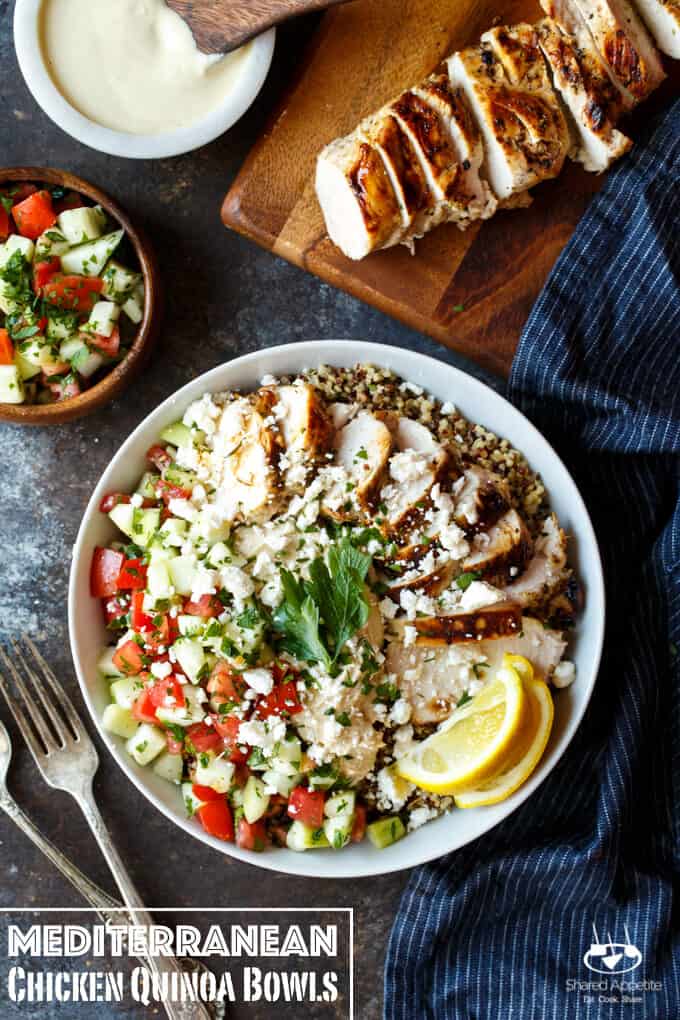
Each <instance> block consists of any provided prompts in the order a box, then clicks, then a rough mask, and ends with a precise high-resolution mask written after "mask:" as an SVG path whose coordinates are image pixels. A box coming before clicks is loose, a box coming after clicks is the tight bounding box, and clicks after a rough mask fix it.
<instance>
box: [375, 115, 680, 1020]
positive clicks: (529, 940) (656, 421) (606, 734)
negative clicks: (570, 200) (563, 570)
mask: <svg viewBox="0 0 680 1020" xmlns="http://www.w3.org/2000/svg"><path fill="white" fill-rule="evenodd" d="M679 276H680V101H678V102H676V103H675V105H674V106H673V107H672V109H671V110H669V111H667V113H666V114H665V115H664V117H663V119H661V120H659V121H658V122H657V123H655V124H654V123H653V124H651V125H650V127H649V130H648V132H647V137H646V138H644V139H643V138H641V139H639V142H638V144H637V145H636V146H635V148H634V150H633V152H632V153H631V154H630V155H629V156H628V157H627V158H626V160H624V161H623V162H622V163H621V165H620V166H619V167H618V169H617V170H615V171H614V172H613V173H611V175H610V176H609V179H608V180H607V182H606V183H605V185H604V188H603V190H602V191H601V192H600V193H599V195H598V196H597V197H596V198H595V199H594V200H593V202H592V204H591V206H590V209H589V211H588V213H587V214H586V216H585V217H584V218H583V220H582V222H581V223H580V224H579V227H578V229H577V230H576V233H575V235H574V237H573V239H572V241H571V242H570V244H569V245H568V246H567V248H566V249H565V251H564V252H563V254H562V256H561V257H560V259H559V261H558V262H557V265H556V266H555V268H554V270H553V272H552V274H551V276H550V279H549V280H548V283H547V285H546V287H545V289H544V291H543V293H542V294H541V296H540V298H539V300H538V302H537V304H536V306H535V307H534V309H533V311H532V313H531V316H530V318H529V320H528V322H527V325H526V328H525V330H524V333H523V335H522V339H521V342H520V345H519V348H518V351H517V355H516V358H515V362H514V365H513V370H512V375H511V379H510V387H509V395H510V398H511V399H512V400H513V401H514V402H515V403H516V404H518V405H519V406H520V407H521V408H522V410H524V411H525V412H526V414H527V415H528V416H529V417H530V418H531V419H532V420H533V421H534V422H535V423H536V424H537V425H538V427H539V428H540V429H541V430H542V431H543V432H544V434H545V435H546V436H547V438H548V439H549V440H550V441H551V442H552V443H553V444H554V446H555V447H556V448H557V450H558V452H559V453H560V455H561V456H562V458H563V459H564V460H565V462H566V464H567V466H568V467H569V469H570V470H571V472H572V473H573V475H574V477H575V479H576V482H577V484H578V485H579V487H580V490H581V492H582V494H583V496H584V498H585V501H586V504H587V506H588V508H589V510H590V513H591V515H592V518H593V523H594V525H595V530H596V532H597V535H598V539H599V542H600V546H601V550H602V554H603V560H604V567H605V575H606V583H607V597H608V614H607V615H608V620H607V634H606V639H605V654H604V659H603V662H602V667H601V670H600V674H599V677H598V681H597V685H596V689H595V694H594V696H593V700H592V703H591V705H590V707H589V709H588V712H587V714H586V717H585V720H584V722H583V724H582V726H581V728H580V730H579V732H578V734H577V736H576V737H575V739H574V741H573V743H572V745H571V746H570V748H569V749H568V751H567V753H566V754H565V755H564V757H563V759H562V760H561V762H560V763H559V765H558V766H557V768H556V769H555V770H554V772H553V773H552V774H551V775H550V776H549V778H548V779H547V780H546V781H545V782H544V783H543V784H542V786H541V787H539V789H538V790H537V791H536V793H535V794H534V795H533V797H531V798H529V800H528V801H527V802H526V803H525V804H523V805H522V806H521V807H520V808H519V809H518V810H517V811H516V812H515V813H514V814H513V815H511V817H510V818H509V819H508V820H506V821H505V822H503V823H502V824H501V825H499V826H498V827H497V828H495V829H493V830H492V831H491V832H489V833H488V834H487V835H486V836H484V837H482V838H480V839H479V840H477V841H476V842H474V843H472V844H471V845H469V846H467V847H464V848H463V849H462V850H460V851H458V852H456V853H454V854H451V855H449V856H447V857H444V858H442V859H440V860H439V861H436V862H435V863H433V864H431V865H428V866H426V867H423V868H420V869H419V870H417V871H415V872H414V874H413V877H412V879H411V881H410V884H409V886H408V888H407V890H406V892H405V894H404V897H403V900H402V903H401V908H400V910H399V913H398V915H397V919H396V921H395V924H394V927H393V930H392V934H391V938H390V943H389V948H388V954H387V962H386V970H385V1012H384V1016H385V1020H424V1018H428V1020H429V1018H431V1020H454V1018H455V1020H506V1018H512V1020H544V1018H545V1020H547V1018H559V1020H572V1018H573V1020H591V1018H592V1020H596V1018H597V1020H600V1018H610V1017H612V1018H614V1017H616V1018H621V1017H626V1018H629V1017H632V1018H636V1020H637V1018H638V1017H640V1018H641V1017H644V1018H645V1020H647V1018H648V1020H678V1018H679V1017H680V900H679V899H678V893H679V891H680V882H679V879H680V840H679V836H680V669H679V664H680V659H678V653H677V651H676V645H679V644H680V498H679V496H680V486H679V484H678V483H679V481H680V459H679V457H678V454H680V290H679V286H680V284H679ZM594 932H597V940H596V936H595V934H594ZM610 938H611V939H612V941H613V942H619V943H627V944H629V946H628V949H627V950H624V949H623V948H619V949H618V950H611V951H610V950H608V949H607V950H598V949H597V948H596V949H595V952H594V953H591V945H593V944H594V945H595V946H597V942H598V941H602V942H608V941H609V939H610ZM589 953H590V954H591V955H589V956H588V957H587V959H588V962H589V963H591V964H594V965H595V966H596V967H597V966H598V963H599V970H598V969H596V970H591V969H589V968H588V966H587V965H586V963H585V962H584V956H586V954H589ZM602 955H607V957H608V959H609V964H608V965H607V966H602V964H601V962H600V961H599V957H601V956H602ZM617 955H618V956H619V957H623V958H619V959H614V957H615V956H617ZM629 963H630V964H631V965H632V964H639V965H638V966H636V967H635V969H634V970H626V971H625V972H624V969H625V968H626V967H628V965H629ZM610 967H611V968H612V969H611V970H610V969H609V968H610ZM599 971H605V974H604V975H603V974H602V973H600V972H599ZM626 981H629V982H631V983H634V984H633V985H632V987H630V988H626V985H625V983H624V982H626ZM626 996H628V998H629V999H631V1000H633V1001H631V1002H626V1001H625V997H626Z"/></svg>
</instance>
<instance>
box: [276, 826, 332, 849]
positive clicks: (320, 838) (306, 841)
mask: <svg viewBox="0 0 680 1020" xmlns="http://www.w3.org/2000/svg"><path fill="white" fill-rule="evenodd" d="M286 846H287V847H288V849H289V850H314V849H318V848H320V847H328V846H330V843H329V842H328V840H327V838H326V833H325V832H324V831H323V829H312V828H310V826H309V825H305V824H304V823H303V822H293V824H292V825H291V827H290V829H289V830H288V835H287V836H286Z"/></svg>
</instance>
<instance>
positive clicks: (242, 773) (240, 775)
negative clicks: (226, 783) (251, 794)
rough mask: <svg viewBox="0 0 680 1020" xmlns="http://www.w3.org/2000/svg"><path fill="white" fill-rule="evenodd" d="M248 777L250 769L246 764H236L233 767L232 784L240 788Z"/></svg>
mask: <svg viewBox="0 0 680 1020" xmlns="http://www.w3.org/2000/svg"><path fill="white" fill-rule="evenodd" d="M249 779H250V769H249V768H248V766H247V765H239V764H238V763H237V764H236V768H235V769H234V786H238V788H239V789H240V790H242V789H243V787H244V786H245V785H246V783H247V782H248V780H249Z"/></svg>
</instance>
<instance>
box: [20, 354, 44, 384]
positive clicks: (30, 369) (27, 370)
mask: <svg viewBox="0 0 680 1020" xmlns="http://www.w3.org/2000/svg"><path fill="white" fill-rule="evenodd" d="M14 364H15V365H16V366H17V368H18V369H19V375H20V376H21V378H22V379H23V380H24V382H26V381H27V380H28V379H33V378H34V377H35V376H36V375H40V373H41V371H42V369H41V368H40V365H34V364H33V363H32V362H30V361H27V360H26V358H25V357H24V356H23V354H19V352H18V351H16V352H15V354H14Z"/></svg>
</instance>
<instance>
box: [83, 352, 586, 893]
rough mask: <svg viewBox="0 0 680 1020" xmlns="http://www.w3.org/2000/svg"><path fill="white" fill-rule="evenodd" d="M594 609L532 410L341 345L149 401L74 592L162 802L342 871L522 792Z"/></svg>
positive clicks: (210, 378)
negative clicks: (151, 405) (527, 412)
mask: <svg viewBox="0 0 680 1020" xmlns="http://www.w3.org/2000/svg"><path fill="white" fill-rule="evenodd" d="M388 365H389V370H388V369H387V367H386V366H388ZM322 366H332V367H330V368H328V367H322ZM235 391H238V392H235ZM476 422H482V423H483V425H477V424H475V423H476ZM499 435H502V436H504V437H505V438H504V439H499V438H497V437H498V436H499ZM518 451H521V453H520V452H518ZM147 454H148V457H147V459H146V460H145V456H146V455H147ZM525 458H526V459H525ZM140 478H141V479H142V481H141V483H140ZM130 494H132V495H130ZM546 494H547V496H549V498H547V497H546ZM102 507H103V511H104V512H103V511H102ZM566 536H568V544H567V538H566ZM567 550H568V553H567ZM577 579H578V581H577ZM91 586H92V587H91ZM92 595H94V596H96V597H94V598H93V597H92ZM583 595H585V597H583ZM102 606H103V607H104V614H102ZM104 617H105V618H106V619H107V621H108V624H109V626H108V628H106V627H105V625H104ZM603 621H604V598H603V587H602V576H601V569H600V562H599V555H598V551H597V546H596V543H595V539H594V535H593V532H592V528H591V525H590V522H589V519H588V516H587V513H586V511H585V508H584V507H583V504H582V502H581V500H580V497H579V495H578V492H577V490H576V488H575V486H574V484H573V482H572V481H571V479H570V477H569V475H568V474H567V472H566V470H565V469H564V467H563V465H562V464H561V463H560V461H559V460H558V459H557V457H556V456H555V454H554V453H553V451H552V450H551V449H550V447H549V446H548V445H547V443H545V441H544V440H543V439H542V438H541V437H540V435H539V434H538V433H537V432H536V430H535V429H533V427H532V426H531V425H530V424H529V423H528V422H527V421H526V419H524V418H523V417H522V416H521V415H520V414H519V412H517V411H516V410H514V409H513V408H512V407H511V406H510V405H509V404H507V403H506V402H505V401H504V400H502V398H500V397H498V396H497V395H496V394H495V393H493V391H491V390H489V389H487V388H486V387H485V386H483V385H482V384H480V383H478V382H476V381H475V380H472V379H470V378H469V377H467V376H465V375H464V374H462V373H460V372H458V371H457V370H455V369H452V368H450V367H448V366H446V365H443V364H442V363H440V362H437V361H435V360H433V359H428V358H425V357H422V356H420V355H416V354H413V353H410V352H406V351H401V350H398V349H395V348H387V347H382V346H377V345H371V344H363V343H358V342H350V341H320V342H315V343H307V344H297V345H295V346H294V347H293V346H288V347H281V348H276V349H274V350H271V351H266V352H262V353H259V354H256V355H249V356H247V357H245V358H241V359H237V360H236V361H235V362H233V363H231V364H230V365H225V366H221V367H220V368H217V369H215V370H213V371H212V372H209V373H207V374H206V375H205V376H203V377H201V378H200V379H197V380H195V381H194V382H192V383H191V384H190V385H189V386H187V387H184V389H183V390H181V391H180V392H179V393H178V394H176V395H175V397H173V398H171V399H170V400H169V401H166V402H165V404H163V405H162V406H161V407H159V408H158V409H157V410H156V411H155V412H153V413H152V414H151V415H150V416H149V417H148V418H147V419H146V421H145V422H143V423H142V425H141V426H140V427H139V428H138V429H137V430H136V432H135V433H133V435H132V436H131V437H130V438H129V439H128V441H127V442H126V443H125V444H124V446H123V448H122V449H121V451H120V452H119V454H118V455H117V456H116V458H114V460H113V462H112V464H111V465H110V467H109V468H108V470H107V471H106V472H105V474H104V476H103V478H102V480H101V482H100V484H99V486H98V487H97V490H96V492H95V493H94V495H93V498H92V500H91V502H90V505H89V507H88V510H87V512H86V515H85V519H84V521H83V525H82V527H81V531H80V534H79V537H78V541H77V544H76V549H75V557H74V566H73V572H72V577H71V588H70V627H71V638H72V646H73V651H74V658H75V661H76V666H77V669H78V675H79V679H80V682H81V686H82V687H83V691H84V693H85V696H86V699H87V701H88V705H89V707H90V710H91V711H92V714H93V716H94V718H95V720H96V721H97V724H98V726H100V729H101V731H102V734H103V735H104V736H105V739H106V740H107V743H108V744H109V746H111V748H112V751H113V753H114V756H115V757H116V758H117V760H118V762H119V764H120V765H121V766H122V768H123V769H124V771H126V772H127V774H128V775H130V777H131V778H132V779H133V781H134V782H135V783H136V785H137V786H138V787H139V788H140V789H141V790H142V791H143V792H144V793H145V794H146V796H147V797H149V799H151V800H152V802H153V803H154V804H156V806H158V807H160V808H161V810H163V811H164V812H165V813H166V814H167V815H168V816H169V817H171V818H172V819H173V820H174V821H175V822H176V823H177V824H180V825H182V827H184V828H185V829H187V831H190V832H191V833H192V834H194V835H197V836H199V837H200V838H202V839H204V840H206V841H207V842H210V843H211V844H212V845H213V846H215V847H217V848H219V849H221V850H223V851H225V852H227V853H230V854H234V855H235V856H239V857H241V858H242V859H246V860H249V861H251V862H253V863H258V864H261V865H263V866H265V867H270V868H273V869H276V870H282V871H288V872H296V873H300V874H309V875H315V874H316V875H325V876H338V877H341V876H349V875H359V874H370V873H380V872H383V871H389V870H396V869H399V868H402V867H408V866H411V865H414V864H417V863H421V862H422V861H425V860H427V859H430V858H432V857H434V856H438V855H440V854H442V853H445V852H447V851H448V850H452V849H455V848H456V847H458V846H461V845H463V844H464V843H466V842H468V841H469V840H470V839H473V838H475V837H476V836H478V835H480V834H481V833H483V832H484V831H486V830H488V829H489V828H490V827H491V826H493V825H494V824H495V823H496V822H498V821H499V820H500V819H501V818H502V817H504V816H505V815H506V814H508V813H509V811H511V810H512V809H513V808H514V807H515V806H517V805H518V804H519V803H520V802H521V801H522V800H523V799H524V798H525V797H526V796H528V794H529V793H530V792H531V791H532V790H533V789H534V788H535V786H536V785H537V784H538V783H539V782H540V781H541V779H542V778H544V777H545V775H547V773H548V771H549V770H550V769H551V768H552V767H553V766H554V764H555V762H556V761H557V760H558V758H559V756H560V754H561V753H562V752H563V750H564V748H565V747H566V745H567V743H568V741H569V739H570V738H571V736H572V735H573V733H574V731H575V729H576V727H577V725H578V722H579V721H580V718H581V716H582V714H583V712H584V711H585V707H586V705H587V702H588V698H589V696H590V692H591V690H592V686H593V683H594V678H595V675H596V671H597V666H598V663H599V656H600V649H601V642H602V632H603ZM544 680H548V681H549V683H550V684H551V686H550V687H549V686H548V685H546V683H545V682H544ZM571 681H573V682H571ZM567 684H568V685H569V686H565V685H567ZM557 688H562V689H557ZM553 707H554V724H553V725H552V732H551V724H552V723H553ZM114 734H115V735H114ZM548 738H549V741H548ZM546 742H548V743H547V748H546V746H545V745H546ZM544 749H545V750H544ZM515 791H516V792H515ZM477 805H487V806H477ZM467 808H474V810H466V809H467ZM187 809H188V813H187ZM190 816H191V817H190ZM426 822H427V824H424V823H426ZM367 827H368V828H367ZM366 832H367V835H368V838H362V837H363V836H364V835H365V834H366ZM234 840H235V842H234ZM263 846H264V847H265V848H266V850H265V852H264V853H259V854H258V855H257V856H256V855H255V852H254V851H257V850H259V849H261V848H262V847H263ZM301 850H309V851H310V852H305V853H300V852H299V851H301Z"/></svg>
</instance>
